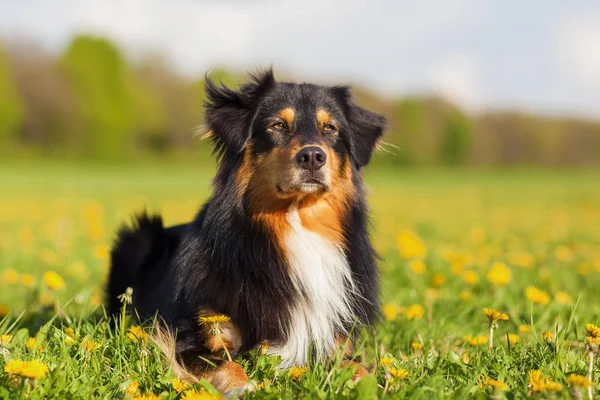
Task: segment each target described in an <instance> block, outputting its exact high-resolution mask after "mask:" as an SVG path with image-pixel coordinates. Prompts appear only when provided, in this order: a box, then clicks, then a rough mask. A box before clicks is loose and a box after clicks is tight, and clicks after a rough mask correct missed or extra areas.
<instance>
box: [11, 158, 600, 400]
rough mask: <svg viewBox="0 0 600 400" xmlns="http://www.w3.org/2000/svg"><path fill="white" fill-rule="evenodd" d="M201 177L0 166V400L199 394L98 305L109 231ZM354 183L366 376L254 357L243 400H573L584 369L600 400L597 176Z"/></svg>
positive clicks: (387, 175)
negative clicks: (364, 193)
mask: <svg viewBox="0 0 600 400" xmlns="http://www.w3.org/2000/svg"><path fill="white" fill-rule="evenodd" d="M211 175H212V171H211V170H207V169H202V168H200V167H190V166H178V165H171V166H168V167H164V166H153V165H144V166H135V167H134V166H121V167H119V166H111V167H100V166H93V165H69V164H58V163H47V164H33V165H29V164H17V165H0V185H1V187H2V192H1V195H0V320H1V321H2V322H1V323H0V334H2V335H3V336H0V338H1V339H0V352H1V353H2V354H1V355H0V398H22V397H27V398H30V399H37V398H57V399H58V398H60V399H63V398H70V399H87V398H107V399H108V398H141V397H140V396H141V395H142V394H147V396H146V397H145V398H153V397H152V396H151V394H154V395H156V396H158V397H159V398H161V399H179V398H187V399H192V398H210V393H211V388H210V386H209V385H207V384H203V385H200V386H198V387H195V388H192V387H189V388H186V389H183V388H182V387H181V386H180V385H179V382H178V381H173V378H174V376H173V372H172V371H170V370H169V369H168V368H166V367H164V366H163V365H162V364H161V358H160V356H159V351H158V349H156V348H155V347H154V346H153V345H152V343H151V342H150V341H147V340H146V336H145V332H146V331H144V330H138V329H137V328H136V327H135V320H134V319H133V318H131V317H127V318H126V319H125V320H124V321H119V323H118V324H117V326H116V327H115V328H111V327H110V326H109V324H108V322H107V319H106V317H105V315H104V311H103V309H102V306H101V304H102V301H103V299H102V295H103V292H102V286H103V282H104V280H105V278H106V274H107V268H108V264H107V258H108V251H109V246H110V242H111V239H112V235H113V232H114V230H115V229H116V227H117V226H118V225H119V224H120V223H122V222H124V221H127V220H128V219H129V216H130V214H131V212H132V211H135V210H141V209H142V208H144V207H146V208H147V209H148V210H160V211H161V212H162V213H163V214H164V216H165V219H166V221H167V222H168V223H175V222H182V221H187V220H188V219H190V218H191V217H192V216H193V214H194V213H195V211H196V209H197V207H198V206H199V205H200V204H201V203H202V202H203V201H204V199H206V198H207V196H208V195H209V193H210V187H209V185H210V178H211ZM366 181H367V183H368V185H369V187H370V204H371V209H372V219H373V221H372V222H373V224H372V237H373V241H374V243H375V246H376V248H377V249H378V251H379V252H380V254H381V256H382V261H381V264H380V268H381V277H382V306H383V310H384V317H383V319H382V322H381V323H379V324H377V325H376V326H374V327H373V329H372V330H370V331H365V332H363V333H362V334H361V341H360V343H359V345H358V346H357V349H356V358H357V360H358V361H360V362H361V364H363V365H365V366H366V367H367V368H368V369H369V370H370V371H371V372H372V373H373V376H370V377H368V378H365V379H363V380H362V381H360V382H359V383H358V384H355V383H353V382H352V381H351V380H350V379H349V378H350V377H351V375H352V371H349V370H343V369H338V368H332V367H331V366H330V365H315V366H312V367H310V368H308V369H307V370H304V369H299V368H297V369H294V370H291V371H278V370H276V368H275V367H276V360H273V359H272V358H269V357H267V356H265V355H260V354H259V352H258V351H257V352H255V353H253V354H250V355H248V356H247V357H245V358H244V359H243V360H241V363H242V364H243V366H244V367H245V368H246V370H247V372H248V375H249V376H250V377H251V378H252V379H253V380H254V381H255V382H256V383H257V386H258V388H257V390H256V392H255V393H253V394H252V395H250V396H249V397H251V398H273V399H276V398H287V399H292V398H301V397H309V398H348V399H368V398H373V397H375V396H378V397H387V398H403V397H410V398H417V399H418V398H421V399H429V398H467V397H474V398H487V397H490V398H504V397H505V396H506V397H507V398H523V397H527V396H534V397H539V398H544V397H546V398H547V397H556V398H574V399H578V398H588V395H589V393H588V390H589V388H588V386H590V384H591V382H589V381H588V380H587V376H588V369H589V366H590V362H592V363H593V364H595V366H594V367H593V368H594V369H593V379H592V381H593V382H595V384H594V385H593V387H592V389H591V390H592V391H593V393H594V396H595V397H598V396H600V384H598V381H599V380H600V363H598V362H596V360H597V358H599V355H598V344H599V343H600V329H596V330H595V329H594V326H592V325H588V326H587V327H586V324H594V325H600V184H599V183H600V173H598V172H589V171H588V172H582V171H532V170H517V171H462V170H456V171H439V170H432V171H429V170H419V171H395V172H390V171H385V170H376V169H372V170H368V171H366ZM133 295H134V296H135V293H134V294H133ZM484 308H490V309H493V310H497V311H499V312H498V313H493V312H492V311H489V310H488V313H487V314H488V315H486V314H485V313H484V311H483V309H484ZM3 317H4V319H2V318H3ZM132 327H133V329H132ZM144 329H145V328H144ZM18 360H22V361H26V362H29V363H28V364H26V365H25V366H24V365H23V364H19V363H18ZM36 361H39V363H36ZM136 385H137V386H136Z"/></svg>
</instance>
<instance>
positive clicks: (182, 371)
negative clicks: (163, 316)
mask: <svg viewBox="0 0 600 400" xmlns="http://www.w3.org/2000/svg"><path fill="white" fill-rule="evenodd" d="M150 339H151V340H152V341H153V342H154V344H155V345H156V346H157V347H158V348H159V349H160V350H161V351H162V353H163V354H164V356H165V361H166V363H167V364H168V365H170V366H171V368H172V369H173V374H174V375H175V376H176V377H177V378H179V379H181V380H182V381H184V382H187V383H189V384H196V383H199V382H200V379H199V378H198V377H197V376H196V375H195V374H194V373H192V372H191V371H189V370H188V369H187V368H186V367H185V365H183V364H182V363H180V362H179V360H177V357H176V355H175V335H173V334H172V333H171V332H170V331H169V330H168V329H167V328H165V327H163V326H161V325H159V324H155V325H154V329H153V331H152V335H150Z"/></svg>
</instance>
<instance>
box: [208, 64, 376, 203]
mask: <svg viewBox="0 0 600 400" xmlns="http://www.w3.org/2000/svg"><path fill="white" fill-rule="evenodd" d="M206 91H207V97H208V101H207V104H206V123H207V125H208V129H209V130H210V137H211V139H212V141H213V143H214V146H215V150H216V152H217V153H218V154H219V155H220V156H221V157H223V158H225V160H224V162H227V159H228V158H229V159H240V160H242V161H241V164H240V168H239V172H238V174H239V175H240V176H241V177H242V178H241V179H242V180H243V181H244V182H243V183H241V185H242V186H244V187H246V188H247V187H251V188H252V189H253V190H254V191H259V192H260V194H261V196H262V197H265V198H273V197H275V198H278V199H296V198H297V199H302V198H304V197H306V196H315V197H319V196H323V195H325V194H327V193H329V192H331V191H332V190H335V186H336V185H338V184H340V182H342V181H343V180H347V179H350V177H351V176H352V173H353V172H359V171H360V169H361V168H362V167H363V166H365V165H366V164H368V163H369V161H370V159H371V155H372V153H373V150H374V148H375V146H376V143H377V141H378V140H379V139H380V137H381V136H382V134H383V129H384V126H385V118H384V117H383V116H381V115H378V114H375V113H372V112H370V111H367V110H365V109H363V108H361V107H359V106H357V105H356V104H354V103H353V101H352V99H351V96H350V90H349V88H348V87H346V86H333V87H330V86H318V85H312V84H296V83H288V82H276V81H275V78H274V77H273V73H272V71H267V72H265V73H263V74H260V75H257V76H254V77H253V80H252V82H251V83H248V84H245V85H242V86H241V87H240V88H239V89H238V90H232V89H230V88H227V87H224V86H220V85H216V84H214V83H213V82H212V81H210V80H207V83H206Z"/></svg>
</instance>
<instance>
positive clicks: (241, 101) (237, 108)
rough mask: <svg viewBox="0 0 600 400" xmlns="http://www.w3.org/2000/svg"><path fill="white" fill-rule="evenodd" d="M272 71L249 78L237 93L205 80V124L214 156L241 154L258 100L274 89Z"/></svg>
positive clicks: (248, 136)
mask: <svg viewBox="0 0 600 400" xmlns="http://www.w3.org/2000/svg"><path fill="white" fill-rule="evenodd" d="M275 84H276V82H275V77H274V76H273V71H272V70H271V69H268V70H266V71H264V72H262V73H259V74H256V75H252V81H251V82H250V83H247V84H244V85H241V86H240V88H239V90H233V89H230V88H228V87H227V86H225V85H223V84H222V83H221V84H216V83H214V82H213V81H212V80H211V79H210V78H208V77H207V79H206V97H207V100H206V103H205V108H206V114H205V123H206V125H207V127H208V130H209V137H210V138H211V141H212V142H213V145H214V151H215V153H217V154H219V155H223V154H225V153H226V152H232V153H234V154H237V153H240V152H241V151H242V150H243V149H244V147H245V145H246V143H247V141H248V139H249V138H250V123H251V120H252V116H253V114H254V110H255V108H256V105H257V103H258V100H259V99H260V98H261V97H262V96H263V95H264V94H265V93H266V92H267V91H269V90H270V89H271V88H273V87H274V86H275Z"/></svg>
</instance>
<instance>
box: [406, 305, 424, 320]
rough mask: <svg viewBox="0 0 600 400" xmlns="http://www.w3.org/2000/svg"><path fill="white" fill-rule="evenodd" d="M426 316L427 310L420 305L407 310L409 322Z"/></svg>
mask: <svg viewBox="0 0 600 400" xmlns="http://www.w3.org/2000/svg"><path fill="white" fill-rule="evenodd" d="M424 314H425V309H424V308H423V306H422V305H420V304H413V305H411V306H409V307H408V308H406V318H407V319H409V320H413V319H421V318H423V315H424Z"/></svg>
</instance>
